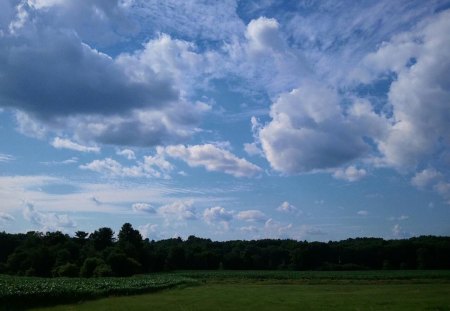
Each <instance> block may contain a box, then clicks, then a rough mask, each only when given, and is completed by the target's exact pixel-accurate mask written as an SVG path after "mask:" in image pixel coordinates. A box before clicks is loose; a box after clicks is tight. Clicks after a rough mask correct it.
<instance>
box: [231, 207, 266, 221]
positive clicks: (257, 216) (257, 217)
mask: <svg viewBox="0 0 450 311" xmlns="http://www.w3.org/2000/svg"><path fill="white" fill-rule="evenodd" d="M236 218H237V219H239V220H242V221H248V222H264V221H266V220H267V216H266V214H264V213H263V212H261V211H259V210H254V209H253V210H246V211H240V212H239V213H238V214H237V216H236Z"/></svg>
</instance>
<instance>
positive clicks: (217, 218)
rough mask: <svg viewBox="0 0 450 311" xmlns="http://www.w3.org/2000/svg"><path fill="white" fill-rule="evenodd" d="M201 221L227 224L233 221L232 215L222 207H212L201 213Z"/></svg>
mask: <svg viewBox="0 0 450 311" xmlns="http://www.w3.org/2000/svg"><path fill="white" fill-rule="evenodd" d="M203 219H204V220H205V221H206V222H207V223H215V222H229V221H230V220H232V219H233V213H232V212H229V211H227V210H226V209H225V208H223V207H220V206H214V207H211V208H207V209H205V210H204V211H203Z"/></svg>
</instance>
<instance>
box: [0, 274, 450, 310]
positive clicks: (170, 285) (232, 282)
mask: <svg viewBox="0 0 450 311" xmlns="http://www.w3.org/2000/svg"><path fill="white" fill-rule="evenodd" d="M194 285H197V286H194ZM181 287H183V288H182V289H181ZM150 292H151V294H149V293H150ZM136 294H139V296H135V295H136ZM124 295H128V296H124ZM130 295H131V296H130ZM118 296H121V297H118ZM102 297H107V298H102ZM99 298H102V299H99ZM92 299H97V300H92ZM68 303H72V304H68ZM73 303H75V304H73ZM56 304H66V305H60V306H55V307H47V308H43V309H39V310H55V311H58V310H126V311H135V310H151V309H152V308H153V309H156V310H449V311H450V271H337V272H336V271H179V272H176V273H160V274H151V275H144V276H136V277H131V278H92V279H81V278H75V279H68V278H55V279H45V278H30V277H11V276H0V310H16V309H24V308H25V307H36V306H50V305H56ZM36 310H37V309H36Z"/></svg>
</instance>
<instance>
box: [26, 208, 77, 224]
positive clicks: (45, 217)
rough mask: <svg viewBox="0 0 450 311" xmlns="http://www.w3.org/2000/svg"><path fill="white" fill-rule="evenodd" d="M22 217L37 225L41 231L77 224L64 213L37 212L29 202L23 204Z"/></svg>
mask: <svg viewBox="0 0 450 311" xmlns="http://www.w3.org/2000/svg"><path fill="white" fill-rule="evenodd" d="M23 217H24V218H25V219H26V220H28V221H30V222H31V223H33V224H35V225H37V226H39V227H40V230H42V231H56V230H65V229H68V228H75V227H76V226H77V224H76V223H75V222H74V221H73V220H72V219H71V218H70V217H69V216H68V215H66V214H55V213H43V212H39V211H37V210H36V209H35V208H34V206H33V204H31V203H26V204H25V208H24V210H23Z"/></svg>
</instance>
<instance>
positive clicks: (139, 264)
mask: <svg viewBox="0 0 450 311" xmlns="http://www.w3.org/2000/svg"><path fill="white" fill-rule="evenodd" d="M221 269H224V270H381V269H450V237H438V236H420V237H413V238H409V239H400V240H384V239H381V238H354V239H347V240H342V241H329V242H307V241H295V240H289V239H286V240H275V239H264V240H251V241H249V240H236V241H224V242H217V241H212V240H210V239H205V238H199V237H195V236H189V237H188V238H187V239H186V240H182V239H181V238H173V239H166V240H159V241H154V240H149V239H143V238H142V236H141V234H140V233H139V231H138V230H136V229H134V228H133V226H132V225H131V224H129V223H125V224H124V225H123V226H122V227H121V229H120V231H119V233H118V234H117V235H115V233H114V232H113V230H112V229H110V228H107V227H103V228H99V229H98V230H95V231H94V232H92V233H90V234H89V233H87V232H84V231H77V232H76V233H75V235H74V236H73V237H72V236H69V235H68V234H64V233H62V232H47V233H41V232H36V231H30V232H27V233H19V234H10V233H6V232H0V274H10V275H23V276H41V277H79V276H80V277H104V276H130V275H134V274H141V273H149V272H159V271H172V270H221Z"/></svg>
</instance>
